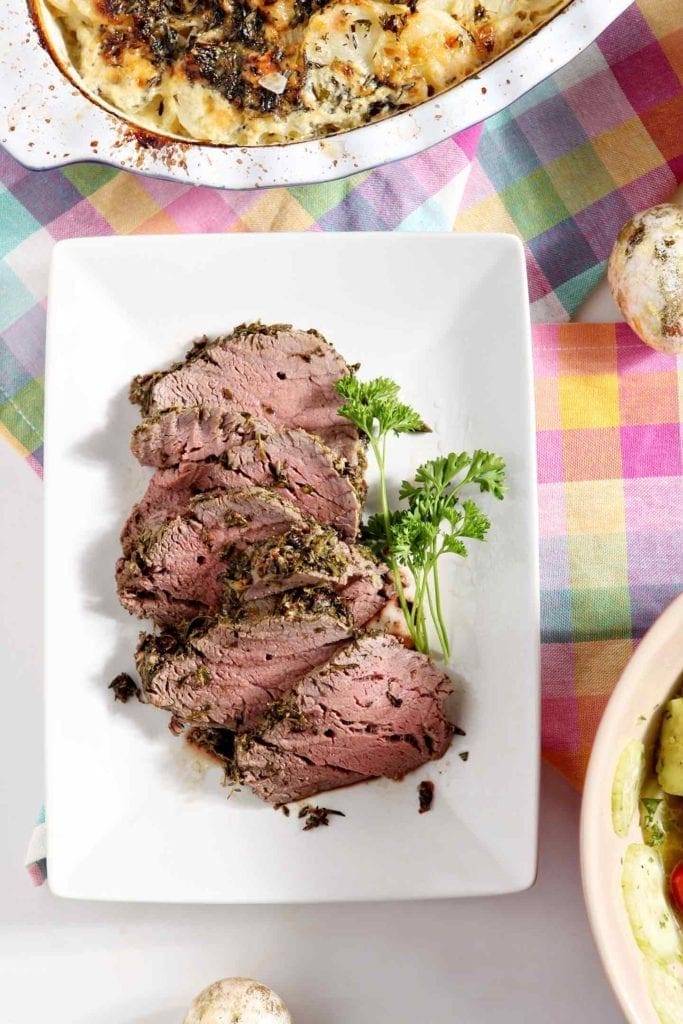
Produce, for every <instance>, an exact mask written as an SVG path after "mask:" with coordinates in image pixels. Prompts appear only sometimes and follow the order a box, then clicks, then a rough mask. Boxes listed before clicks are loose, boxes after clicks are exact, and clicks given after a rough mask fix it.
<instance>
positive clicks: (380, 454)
mask: <svg viewBox="0 0 683 1024" xmlns="http://www.w3.org/2000/svg"><path fill="white" fill-rule="evenodd" d="M369 438H370V447H371V448H372V452H373V455H374V456H375V461H376V462H377V466H378V469H379V495H380V502H381V504H382V518H383V519H384V532H385V534H386V538H387V562H388V564H389V568H390V569H391V574H392V576H393V579H394V587H395V588H396V596H397V597H398V603H399V604H400V606H401V611H402V612H403V618H404V619H405V623H406V626H407V627H408V632H409V633H410V638H411V640H412V641H413V643H414V644H415V646H416V647H417V648H418V649H420V648H419V643H418V637H417V633H416V630H415V627H414V625H413V619H412V616H411V613H410V608H409V607H408V601H407V599H406V594H405V589H404V587H403V580H402V579H401V571H400V569H399V567H398V566H397V565H396V562H395V561H394V559H393V558H392V557H391V554H390V553H389V552H390V548H391V513H390V512H389V499H388V497H387V480H386V473H385V470H384V467H385V465H386V461H385V460H386V449H387V435H386V434H384V435H383V436H382V447H381V448H380V446H379V444H378V441H377V438H376V437H375V436H374V435H372V434H371V435H369ZM416 603H417V602H416Z"/></svg>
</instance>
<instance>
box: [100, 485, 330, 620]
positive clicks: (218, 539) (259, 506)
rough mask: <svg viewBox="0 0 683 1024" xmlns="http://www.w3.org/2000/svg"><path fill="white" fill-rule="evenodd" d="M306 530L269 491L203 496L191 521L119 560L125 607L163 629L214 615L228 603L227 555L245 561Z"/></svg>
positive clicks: (142, 541) (157, 534)
mask: <svg viewBox="0 0 683 1024" xmlns="http://www.w3.org/2000/svg"><path fill="white" fill-rule="evenodd" d="M306 523H307V521H306V520H305V519H304V517H303V516H302V515H301V513H300V512H299V511H298V510H297V508H296V507H295V506H294V505H293V504H292V503H291V502H290V501H287V500H285V499H284V498H281V497H280V496H279V495H278V494H276V493H275V492H274V491H269V490H267V489H266V488H264V487H249V488H243V489H233V490H228V491H223V492H221V493H219V494H217V495H213V494H209V495H202V494H200V495H199V496H198V497H196V498H192V499H191V500H190V502H189V504H188V507H187V510H186V511H185V512H184V514H182V515H176V516H173V517H171V518H170V519H168V520H167V521H166V522H162V523H160V524H159V525H157V526H155V527H153V528H150V529H147V530H145V531H143V532H142V533H141V534H140V536H139V537H138V542H137V544H136V545H135V546H134V547H133V549H132V550H131V551H130V552H129V553H128V555H127V556H126V557H124V558H120V559H119V561H118V562H117V565H116V587H117V591H118V595H119V600H120V602H121V604H122V605H123V607H124V608H126V609H127V610H128V611H129V612H131V614H133V615H137V616H139V617H140V618H143V619H151V620H152V621H153V622H155V623H156V624H157V625H160V626H169V625H170V626H173V625H180V624H181V623H182V622H184V621H188V620H189V619H193V618H196V617H198V616H202V615H204V616H205V615H210V614H212V613H213V612H217V611H219V610H220V609H221V607H222V605H223V603H224V598H225V590H226V588H225V583H224V582H223V579H222V577H223V574H224V573H225V572H226V569H227V568H229V565H228V563H226V560H225V553H226V551H230V552H232V558H233V560H238V559H240V558H241V555H242V554H243V553H244V551H245V550H246V549H249V547H250V546H251V545H253V544H256V545H259V544H261V543H263V542H264V541H265V539H266V538H268V540H269V542H270V543H273V541H274V540H275V539H276V538H279V537H281V536H282V535H283V534H285V533H287V532H288V531H289V530H291V529H292V528H293V527H299V528H302V529H303V528H305V527H306ZM332 532H334V531H332ZM334 536H335V537H337V534H336V533H335V534H334ZM338 539H339V538H338V537H337V540H338ZM339 543H341V541H340V542H339Z"/></svg>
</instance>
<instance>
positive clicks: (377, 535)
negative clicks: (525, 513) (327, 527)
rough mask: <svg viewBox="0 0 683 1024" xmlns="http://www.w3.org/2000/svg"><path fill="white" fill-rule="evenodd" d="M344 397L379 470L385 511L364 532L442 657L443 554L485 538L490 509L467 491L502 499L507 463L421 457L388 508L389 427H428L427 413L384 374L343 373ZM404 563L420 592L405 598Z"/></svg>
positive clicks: (415, 623) (460, 455)
mask: <svg viewBox="0 0 683 1024" xmlns="http://www.w3.org/2000/svg"><path fill="white" fill-rule="evenodd" d="M337 390H338V391H339V394H340V395H341V396H342V397H343V398H344V399H345V404H344V405H343V406H342V407H341V409H340V413H341V414H342V416H345V417H346V418H347V419H349V420H351V422H352V423H355V425H356V426H357V427H358V428H359V430H361V431H362V432H363V433H364V434H365V435H366V436H367V438H368V440H369V443H370V447H371V449H372V451H373V454H374V456H375V459H376V462H377V466H378V469H379V476H380V487H379V490H380V504H381V511H380V512H379V513H377V514H376V515H374V516H371V517H370V519H369V520H368V522H367V523H366V524H365V526H364V530H363V539H364V541H365V543H366V544H367V545H368V546H369V547H370V548H371V549H372V550H373V551H374V553H375V554H376V555H377V557H378V558H381V559H383V560H385V561H386V562H387V564H388V565H389V567H390V568H391V571H392V574H393V578H394V583H395V586H396V592H397V595H398V599H399V603H400V605H401V609H402V611H403V616H404V618H405V621H406V625H407V627H408V630H409V632H410V636H411V638H412V640H413V643H414V644H415V647H416V648H417V649H418V650H420V651H423V652H424V653H427V652H428V650H429V636H428V616H429V618H430V619H431V621H432V623H433V625H434V629H435V632H436V635H437V637H438V640H439V644H440V646H441V649H442V651H443V654H444V657H445V658H448V657H449V656H450V650H451V648H450V641H449V638H448V633H447V631H446V625H445V622H444V616H443V608H442V603H441V581H440V578H439V560H440V558H441V557H442V556H443V555H445V554H454V555H459V556H461V557H466V556H467V551H468V549H467V544H466V541H468V540H484V539H485V538H486V534H487V532H488V530H489V527H490V522H489V519H488V516H486V515H485V513H484V512H482V510H481V509H480V508H479V507H478V505H477V504H476V503H475V502H474V501H473V500H472V499H471V498H464V492H465V491H466V490H468V489H469V490H472V489H477V488H478V489H479V491H480V492H484V493H490V494H492V495H493V496H494V497H495V498H498V499H502V498H503V496H504V493H505V463H504V462H503V460H502V459H501V458H500V456H498V455H494V454H493V453H492V452H486V451H482V450H480V449H477V450H476V451H474V452H473V453H472V454H469V453H467V452H451V453H450V454H449V455H445V456H441V457H439V458H436V459H431V460H429V461H428V462H425V463H423V465H421V466H420V467H419V468H418V469H417V471H416V473H415V479H414V480H413V481H408V480H404V481H403V483H402V484H401V489H400V491H399V498H400V499H401V500H402V501H404V502H405V503H406V504H405V506H404V507H403V508H400V509H396V510H393V511H392V510H391V509H390V508H389V500H388V496H387V488H386V448H387V437H388V435H389V434H390V433H392V432H393V433H395V434H402V433H417V432H422V431H426V430H428V429H429V428H428V427H426V426H425V424H424V421H423V420H422V417H421V416H420V415H419V414H418V413H417V412H415V410H414V409H412V408H411V407H410V406H408V405H405V404H404V403H403V402H401V401H400V400H399V387H398V385H397V384H396V383H395V382H394V381H391V380H388V379H387V378H386V377H379V378H377V379H376V380H373V381H368V382H363V381H359V380H358V379H357V378H356V377H345V378H343V380H340V381H338V382H337ZM402 569H407V570H408V571H409V572H410V574H411V575H412V577H413V580H414V586H415V594H414V598H413V600H412V601H408V599H407V596H406V589H405V585H404V579H403V575H402V573H401V570H402Z"/></svg>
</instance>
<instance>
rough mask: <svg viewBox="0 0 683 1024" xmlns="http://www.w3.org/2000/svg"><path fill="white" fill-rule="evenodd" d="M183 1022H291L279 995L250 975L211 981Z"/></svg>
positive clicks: (194, 1023)
mask: <svg viewBox="0 0 683 1024" xmlns="http://www.w3.org/2000/svg"><path fill="white" fill-rule="evenodd" d="M183 1024H293V1022H292V1018H291V1016H290V1014H289V1011H288V1009H287V1007H286V1006H285V1004H284V1003H283V1002H282V1000H281V999H280V997H279V996H278V995H276V994H275V992H273V991H272V990H271V989H269V988H267V987H266V986H265V985H261V984H260V983H259V982H258V981H252V980H251V978H223V980H222V981H215V982H214V983H213V985H209V987H208V988H205V989H204V991H203V992H200V993H199V995H198V996H197V998H196V999H195V1000H194V1001H193V1003H192V1005H191V1006H190V1009H189V1010H188V1011H187V1016H186V1017H185V1020H184V1022H183Z"/></svg>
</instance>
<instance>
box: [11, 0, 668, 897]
mask: <svg viewBox="0 0 683 1024" xmlns="http://www.w3.org/2000/svg"><path fill="white" fill-rule="evenodd" d="M593 2H599V0H593ZM681 180H683V4H682V3H681V0H640V2H639V3H637V4H633V5H632V7H630V8H629V10H628V11H627V12H626V14H625V15H624V16H623V17H621V18H620V19H619V20H618V21H617V22H616V23H615V24H614V25H613V26H612V27H611V28H610V29H608V30H607V31H606V32H605V33H604V34H603V35H602V36H601V37H600V39H599V40H598V41H597V43H596V44H594V45H593V46H591V47H589V48H588V49H587V50H586V51H584V53H582V54H581V55H580V56H579V57H577V58H576V59H575V60H574V61H572V63H571V64H570V65H568V66H567V67H566V68H564V69H562V70H561V71H559V72H558V73H557V74H555V75H554V76H553V77H552V78H550V79H548V80H547V81H546V82H544V83H543V84H542V85H540V86H538V87H537V88H536V89H534V90H532V91H531V92H530V93H529V94H528V95H527V96H525V97H523V98H522V99H520V100H519V101H517V102H516V103H515V104H513V105H512V106H511V107H510V108H508V109H507V110H506V111H504V112H502V113H501V114H499V115H497V116H496V117H494V118H492V119H491V120H490V121H488V122H487V123H486V124H485V125H483V126H478V127H476V128H473V129H471V130H469V131H468V132H465V133H463V134H462V135H460V136H458V137H456V138H454V139H451V140H448V141H447V142H444V143H442V144H441V145H440V146H437V147H435V148H434V149H432V150H430V151H428V152H427V153H425V154H422V155H420V156H417V157H413V158H412V159H410V160H406V161H403V162H402V163H398V164H394V165H391V166H389V167H385V168H380V169H378V170H375V171H372V172H369V173H366V174H361V175H356V176H354V177H352V178H348V179H345V180H343V181H339V182H336V183H332V184H326V185H320V186H310V187H303V188H291V189H274V190H272V191H268V192H249V193H244V192H242V193H240V192H220V191H212V190H208V189H201V188H191V187H188V186H183V185H177V184H174V183H169V182H162V181H156V180H152V179H144V178H141V177H139V176H135V175H132V174H127V173H120V172H116V171H113V170H111V169H110V168H107V167H104V166H101V165H96V164H80V165H75V166H73V167H69V168H65V169H64V170H60V171H47V172H29V171H26V170H25V169H24V168H22V167H21V166H20V165H19V164H17V163H16V162H15V161H13V160H12V159H11V158H10V157H9V156H8V155H7V154H6V153H2V152H0V435H2V436H3V437H4V438H5V440H7V442H8V443H9V444H11V445H12V446H13V447H14V448H15V449H16V451H17V453H18V454H19V455H20V456H21V457H23V458H24V459H25V460H26V461H27V462H28V464H29V465H30V467H31V468H32V469H34V470H35V471H36V472H37V473H40V472H41V467H42V443H43V439H42V408H43V381H42V373H43V340H44V327H45V296H46V288H47V268H48V264H49V256H50V251H51V247H52V245H53V244H54V242H55V240H57V239H61V238H67V237H73V236H78V235H110V234H129V233H140V234H145V233H178V232H189V231H211V232H213V231H263V230H275V231H278V230H295V231H339V230H361V229H362V230H401V231H411V230H453V229H455V230H474V231H501V230H502V231H511V232H513V233H516V234H518V235H520V236H521V238H522V239H523V241H524V243H525V247H526V256H527V266H528V271H529V286H530V301H531V309H532V316H533V319H534V320H535V321H536V322H537V323H541V322H544V321H547V322H551V321H565V320H567V319H568V318H569V317H571V316H572V314H573V313H574V312H575V310H576V308H577V307H578V305H579V304H580V303H581V302H582V301H583V299H584V298H585V297H586V296H587V295H588V293H589V292H590V290H591V289H592V288H593V286H594V285H595V284H596V282H597V281H598V280H599V279H600V277H601V276H602V275H603V273H604V269H605V264H606V259H607V256H608V254H609V250H610V248H611V245H612V243H613V240H614V237H615V235H616V233H617V231H618V230H619V228H620V227H621V226H622V224H623V223H624V222H625V221H626V220H627V219H628V218H629V216H630V215H631V214H632V213H633V212H635V211H636V210H639V209H643V208H645V207H647V206H649V205H652V204H653V203H656V202H661V201H664V200H666V199H667V198H669V197H671V195H672V194H673V193H674V190H675V188H676V185H677V183H679V182H680V181H681ZM535 357H536V373H537V402H538V445H539V473H540V498H541V534H542V536H541V574H542V580H541V585H542V634H543V699H544V720H543V746H544V753H545V756H546V757H547V758H548V759H549V760H550V761H552V762H553V763H554V764H555V765H557V767H558V768H559V769H560V770H561V771H562V772H563V773H564V774H565V775H566V776H567V777H568V778H569V779H570V780H571V781H572V782H574V783H575V784H577V785H579V784H580V782H581V779H582V776H583V772H584V770H585V765H586V760H587V756H588V752H589V750H590V745H591V741H592V737H593V734H594V730H595V727H596V725H597V721H598V719H599V716H600V714H601V711H602V708H603V706H604V703H605V701H606V699H607V697H608V695H609V693H610V692H611V689H612V687H613V685H614V682H615V680H616V678H617V677H618V675H619V673H620V671H621V669H622V668H623V666H624V664H625V662H626V660H627V659H628V657H629V655H630V653H631V651H632V650H633V646H634V644H635V643H636V642H637V640H638V638H639V637H640V636H641V635H642V632H643V631H644V629H645V628H646V627H647V626H648V625H649V624H650V623H651V622H652V620H653V619H654V618H655V616H656V615H657V614H658V613H659V611H660V610H661V609H662V608H663V607H664V605H665V604H666V603H667V602H668V600H669V599H670V598H671V597H673V596H674V595H675V594H676V593H678V592H679V591H680V590H681V588H682V585H683V571H682V568H681V550H682V547H681V541H680V530H681V512H680V508H681V497H682V496H683V495H682V494H681V439H680V422H681V408H680V402H681V399H680V397H679V396H680V394H681V393H682V392H683V387H682V386H681V366H680V365H677V363H676V361H675V360H674V359H672V358H666V357H664V356H660V355H657V354H656V353H653V352H651V351H650V350H648V349H647V348H645V347H644V346H643V345H642V344H641V343H640V342H639V341H638V340H637V339H636V338H635V337H634V336H633V335H632V334H631V333H630V332H629V331H628V330H627V329H626V328H622V327H616V328H615V327H614V326H605V327H592V328H587V327H578V326H575V327H570V326H566V325H564V326H559V327H558V326H555V327H542V326H538V327H536V329H535ZM43 836H44V826H42V825H41V831H40V832H39V833H38V835H37V839H36V841H35V844H34V846H33V849H32V855H31V859H32V860H34V861H39V860H40V858H41V855H42V853H43V846H42V842H43ZM33 876H34V879H35V880H37V881H39V880H41V879H42V877H43V872H42V870H41V868H40V867H39V866H36V865H34V868H33Z"/></svg>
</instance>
